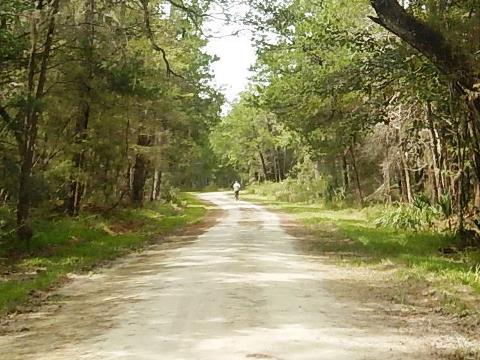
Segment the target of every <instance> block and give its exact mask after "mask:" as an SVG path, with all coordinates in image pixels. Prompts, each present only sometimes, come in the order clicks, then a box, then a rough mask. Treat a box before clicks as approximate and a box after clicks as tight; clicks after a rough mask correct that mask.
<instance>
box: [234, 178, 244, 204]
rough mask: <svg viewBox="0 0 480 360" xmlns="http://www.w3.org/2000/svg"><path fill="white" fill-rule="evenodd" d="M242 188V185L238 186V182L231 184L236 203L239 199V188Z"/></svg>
mask: <svg viewBox="0 0 480 360" xmlns="http://www.w3.org/2000/svg"><path fill="white" fill-rule="evenodd" d="M241 187H242V185H240V183H239V182H238V181H235V183H234V184H233V191H234V193H235V200H237V201H238V197H239V194H240V188H241Z"/></svg>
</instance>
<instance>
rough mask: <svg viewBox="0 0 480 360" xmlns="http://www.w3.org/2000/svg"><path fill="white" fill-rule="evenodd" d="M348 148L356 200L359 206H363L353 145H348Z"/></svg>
mask: <svg viewBox="0 0 480 360" xmlns="http://www.w3.org/2000/svg"><path fill="white" fill-rule="evenodd" d="M349 150H350V156H351V158H352V168H353V173H354V174H355V182H356V184H357V191H358V201H359V203H360V206H361V207H363V206H364V200H363V194H362V187H361V185H360V176H359V175H358V169H357V161H356V159H355V153H354V151H353V145H351V146H350V147H349Z"/></svg>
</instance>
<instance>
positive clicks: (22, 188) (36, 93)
mask: <svg viewBox="0 0 480 360" xmlns="http://www.w3.org/2000/svg"><path fill="white" fill-rule="evenodd" d="M58 2H59V0H53V1H52V3H51V12H50V17H49V20H48V28H47V33H46V40H45V43H44V46H43V52H42V55H41V56H42V57H41V63H40V70H39V71H38V80H37V83H36V89H35V74H36V72H37V70H38V69H37V64H36V62H37V61H36V60H37V56H38V53H37V50H38V49H37V46H38V42H39V41H38V38H37V37H38V19H37V17H36V14H34V13H33V12H32V14H31V19H30V25H31V26H30V37H31V50H30V57H29V64H28V90H29V99H28V105H27V109H26V113H25V117H24V123H23V126H22V137H21V142H20V143H19V150H20V159H21V160H20V161H21V166H20V174H19V179H18V180H19V187H18V202H17V235H18V237H19V238H20V239H23V240H27V241H28V240H29V239H30V237H31V236H32V230H31V229H30V228H29V226H28V225H27V222H28V218H29V215H30V202H31V197H30V194H31V193H32V188H31V176H32V170H33V159H34V154H35V145H36V140H37V133H38V118H39V115H40V114H39V110H38V109H37V107H36V104H35V103H36V102H37V101H38V100H40V99H41V98H43V96H44V95H45V94H44V89H45V84H46V81H47V70H48V61H49V58H50V52H51V49H52V43H53V34H54V32H55V15H56V14H57V12H58ZM41 7H42V3H41V2H39V3H38V5H37V10H41Z"/></svg>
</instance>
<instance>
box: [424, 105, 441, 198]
mask: <svg viewBox="0 0 480 360" xmlns="http://www.w3.org/2000/svg"><path fill="white" fill-rule="evenodd" d="M425 117H426V119H427V123H428V129H429V130H430V138H431V142H430V147H431V151H432V160H433V161H432V168H433V169H432V172H433V188H434V200H435V201H438V199H440V196H441V195H442V194H443V186H442V181H441V180H440V174H441V170H440V161H439V159H440V155H439V152H438V140H437V133H436V130H435V124H434V122H433V112H432V104H431V103H430V102H427V103H426V105H425Z"/></svg>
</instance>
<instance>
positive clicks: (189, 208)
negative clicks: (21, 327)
mask: <svg viewBox="0 0 480 360" xmlns="http://www.w3.org/2000/svg"><path fill="white" fill-rule="evenodd" d="M181 201H182V205H181V206H179V205H173V204H164V203H159V202H157V203H148V204H146V206H145V207H144V208H126V209H117V210H115V211H114V212H112V213H109V214H108V215H98V214H84V215H82V216H80V217H78V218H64V217H56V218H51V219H48V220H47V219H42V218H37V219H36V221H35V224H34V227H35V229H36V232H35V235H34V237H33V239H32V241H31V245H30V249H29V251H28V254H29V255H23V256H20V257H18V255H17V258H15V259H12V258H11V256H10V254H12V253H17V254H18V251H14V250H15V241H16V240H15V239H13V237H12V238H10V239H7V240H8V241H5V239H4V242H3V243H2V244H0V258H3V263H4V264H3V267H2V268H3V269H5V272H6V273H8V275H6V276H3V277H2V276H0V314H2V313H5V312H8V311H11V310H13V309H14V308H15V307H16V306H18V305H19V304H22V303H24V302H25V301H26V300H27V299H29V297H30V296H29V295H31V294H32V292H34V291H45V290H48V289H49V288H51V287H52V286H55V285H56V284H58V283H59V282H60V281H61V280H62V279H63V278H64V277H65V275H66V274H68V273H71V272H78V271H85V270H89V269H92V268H93V267H94V266H96V265H98V264H101V263H103V262H105V261H108V260H113V259H115V258H117V257H119V256H121V255H122V254H125V253H127V252H129V251H131V250H134V249H138V248H140V247H141V246H142V245H144V244H145V243H146V242H148V241H150V240H152V239H153V238H155V237H158V236H159V235H167V234H169V233H171V232H172V231H174V230H175V229H177V228H179V227H181V226H184V225H186V224H191V223H195V222H197V221H199V220H200V219H201V218H203V216H204V215H205V213H206V211H207V206H206V205H205V204H203V203H202V202H200V201H199V200H198V199H197V198H196V197H194V196H193V195H192V194H182V196H181ZM18 250H21V251H24V250H25V249H18Z"/></svg>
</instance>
